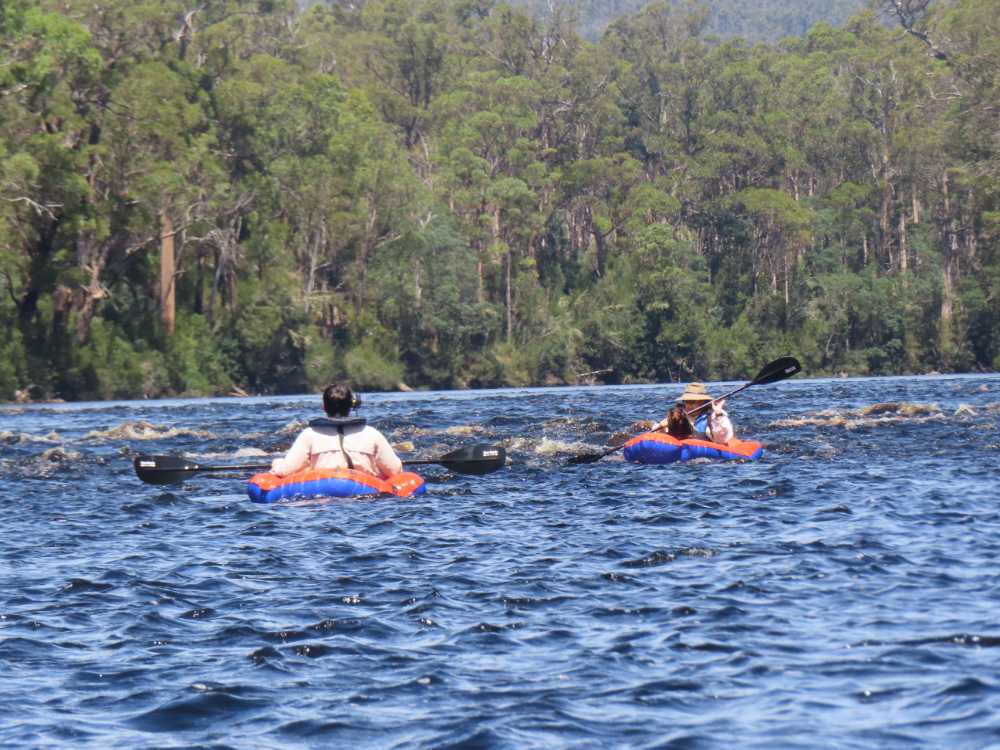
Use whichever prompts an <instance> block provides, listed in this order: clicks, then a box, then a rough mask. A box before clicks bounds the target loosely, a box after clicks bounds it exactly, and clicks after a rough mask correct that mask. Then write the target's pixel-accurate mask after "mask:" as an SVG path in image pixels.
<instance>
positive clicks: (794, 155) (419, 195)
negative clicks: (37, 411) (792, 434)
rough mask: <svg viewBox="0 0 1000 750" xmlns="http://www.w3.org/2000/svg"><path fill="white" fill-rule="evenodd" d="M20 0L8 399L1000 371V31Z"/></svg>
mask: <svg viewBox="0 0 1000 750" xmlns="http://www.w3.org/2000/svg"><path fill="white" fill-rule="evenodd" d="M707 17H708V12H707V11H706V10H705V9H703V8H701V7H699V6H698V5H697V4H694V3H670V2H658V3H653V4H652V5H649V6H647V7H646V8H645V9H643V10H642V11H641V12H639V13H637V14H635V15H632V16H629V17H623V18H620V19H618V20H617V21H615V22H613V23H612V24H611V25H609V26H608V27H607V30H606V31H605V33H604V35H603V36H602V37H601V38H600V39H599V40H598V41H596V42H588V41H585V40H584V39H583V38H582V37H581V36H580V35H579V34H578V32H577V30H576V28H575V26H574V22H573V17H572V15H571V14H569V13H561V12H556V13H554V14H551V15H549V16H547V17H545V18H544V19H542V20H539V19H537V18H534V17H532V16H530V15H528V14H527V12H526V11H524V10H521V9H517V8H512V7H509V6H506V5H502V4H499V3H494V2H493V1H492V0H407V1H406V2H403V1H401V0H368V2H364V3H355V4H351V5H349V6H348V5H346V4H345V5H343V6H341V5H339V4H335V5H329V4H324V3H318V4H315V5H312V6H311V7H309V8H308V9H306V10H304V11H300V10H298V9H297V7H296V5H295V3H293V2H288V1H287V0H253V1H251V0H201V2H197V1H196V0H87V2H83V1H82V0H9V1H8V2H6V3H5V4H4V6H3V9H2V16H0V24H2V27H0V56H2V63H3V64H2V65H0V290H2V296H0V326H2V330H3V331H4V333H3V335H2V337H0V399H10V398H13V397H15V395H16V394H18V393H20V394H22V395H23V394H28V395H29V396H31V397H38V398H44V397H49V398H51V397H60V398H66V399H79V398H114V397H141V396H159V395H168V394H185V395H196V394H210V393H229V392H241V391H245V392H302V391H306V390H311V389H314V388H315V387H316V386H318V385H320V384H323V383H326V382H328V381H329V380H330V379H332V378H339V377H346V378H350V379H351V380H352V381H354V383H355V384H356V385H357V386H359V387H361V388H368V389H372V388H379V389H387V388H395V387H398V385H399V384H401V383H406V384H409V385H410V386H413V387H435V388H453V387H484V386H501V385H529V384H543V383H567V382H568V383H573V382H576V380H577V375H578V374H579V373H585V372H591V371H598V370H603V371H606V370H611V373H610V374H609V375H608V378H609V379H610V380H611V381H612V382H623V381H624V382H634V381H639V380H655V381H663V380H677V379H687V378H695V377H697V378H699V379H715V378H745V377H748V376H749V375H750V374H752V373H753V372H755V371H756V369H757V368H758V367H759V366H760V364H761V363H762V362H765V361H768V360H769V359H773V358H774V357H777V356H780V355H783V354H788V353H792V354H794V355H795V356H797V357H798V358H799V359H800V360H801V361H802V363H803V366H804V368H805V370H806V371H807V372H809V373H811V374H819V373H840V372H845V373H849V374H892V373H912V372H926V371H929V370H948V371H963V370H983V369H1000V325H998V320H1000V317H998V314H1000V249H998V236H1000V159H998V148H1000V116H998V102H1000V90H998V87H1000V20H998V17H997V14H996V13H995V6H994V4H993V3H990V2H987V1H986V0H951V1H948V0H939V2H934V3H930V4H928V2H927V0H901V1H900V2H896V3H887V4H886V7H885V8H883V9H880V12H879V11H877V10H875V9H873V10H871V11H868V12H863V13H860V14H858V15H855V16H853V17H852V18H850V19H849V20H848V21H846V22H845V23H844V24H843V25H840V26H833V25H829V24H826V23H820V24H817V25H815V26H813V27H812V28H811V30H810V31H809V32H808V33H807V34H806V35H805V36H802V37H796V38H788V39H785V40H784V41H782V42H780V43H777V44H773V45H765V44H758V45H753V46H751V45H749V44H748V43H746V42H744V41H741V40H739V39H731V40H727V41H721V40H718V39H715V38H712V37H710V36H708V35H707V34H706V33H705V25H706V19H707Z"/></svg>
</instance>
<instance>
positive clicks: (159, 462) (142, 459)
mask: <svg viewBox="0 0 1000 750" xmlns="http://www.w3.org/2000/svg"><path fill="white" fill-rule="evenodd" d="M132 465H133V466H134V467H135V473H136V476H138V477H139V479H141V480H142V481H143V482H146V483H147V484H177V483H178V482H183V481H184V480H185V479H187V478H188V477H190V476H191V475H192V474H195V473H196V472H198V471H200V470H201V467H200V466H199V465H198V464H196V463H194V462H193V461H188V460H186V459H184V458H180V457H179V456H136V457H135V460H134V461H133V462H132Z"/></svg>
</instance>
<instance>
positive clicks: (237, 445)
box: [0, 375, 1000, 750]
mask: <svg viewBox="0 0 1000 750" xmlns="http://www.w3.org/2000/svg"><path fill="white" fill-rule="evenodd" d="M737 385H739V384H738V383H712V384H709V387H710V390H711V391H712V392H713V393H716V394H718V393H720V392H722V391H724V390H729V389H731V388H733V387H735V386H737ZM681 387H682V386H679V385H667V384H663V385H655V386H622V387H585V388H550V389H519V390H495V391H462V392H435V393H399V394H365V406H364V408H363V410H362V415H363V416H366V417H367V418H368V419H369V420H370V421H371V422H372V423H373V424H375V425H376V426H378V427H379V428H380V429H381V430H382V431H383V432H385V433H386V435H387V436H388V437H389V439H390V441H391V442H393V443H394V444H396V445H397V446H399V447H400V448H401V449H404V448H405V449H410V450H406V451H403V452H401V456H402V457H403V458H422V457H431V458H433V457H436V456H441V455H443V454H444V453H446V452H448V451H449V450H453V449H455V448H460V447H462V446H464V445H470V444H473V443H487V444H500V445H504V446H506V448H507V451H508V456H509V465H508V466H507V467H505V468H503V469H501V470H499V471H497V472H495V473H492V474H489V475H486V476H481V477H475V476H463V475H458V474H452V473H450V472H448V471H447V470H446V469H444V468H443V467H439V466H438V467H434V466H431V467H420V468H421V469H426V470H425V471H422V472H421V473H422V474H423V475H424V476H425V478H426V480H427V485H428V492H427V494H425V495H422V496H418V497H414V498H411V499H405V500H404V499H398V498H385V497H380V498H374V499H372V498H367V499H344V500H336V501H330V502H322V503H320V502H312V503H308V504H300V505H284V504H277V505H259V504H254V503H252V502H250V501H249V499H248V498H247V496H246V493H245V490H244V485H245V477H244V476H242V475H238V474H202V475H199V476H197V477H196V478H194V479H192V480H191V481H188V482H186V483H185V484H184V485H181V486H170V487H161V486H152V485H146V484H143V483H142V482H140V481H139V480H138V479H137V478H136V476H135V474H134V472H133V469H132V463H131V461H132V457H133V456H134V455H135V454H137V453H141V452H145V453H173V454H183V455H186V456H189V457H191V458H194V459H195V460H198V461H201V462H204V463H212V462H215V463H227V464H228V463H236V462H248V463H253V462H257V463H260V462H261V460H263V459H265V457H270V456H273V455H278V453H279V452H280V451H281V450H283V449H285V448H287V446H288V445H289V444H290V442H291V440H292V439H293V438H294V435H295V434H296V433H297V432H298V429H299V428H300V427H301V426H302V424H303V423H304V422H305V421H306V420H307V419H309V418H310V417H315V416H319V415H320V399H319V397H318V396H312V395H308V396H295V397H288V396H285V397H273V398H264V397H260V398H256V397H255V398H245V399H223V398H219V399H177V400H165V401H122V402H107V403H80V404H39V405H6V406H0V473H2V477H3V481H2V482H0V503H2V506H3V508H4V514H3V518H2V519H0V540H2V541H0V545H2V546H0V675H2V679H0V746H4V747H18V748H21V747H45V748H51V747H74V748H76V747H84V746H90V747H102V748H105V747H154V746H155V747H217V748H221V747H233V748H245V747H255V748H300V747H301V748H320V747H323V748H326V747H343V746H348V745H349V746H351V747H353V748H376V747H377V748H384V747H393V748H417V747H434V748H558V747H573V748H579V747H592V748H606V747H641V748H728V747H730V746H731V745H733V744H734V743H738V744H739V745H740V746H741V747H748V748H819V747H822V748H872V747H880V748H894V747H900V748H915V747H926V748H949V749H951V750H955V749H956V748H985V747H998V746H1000V721H998V719H997V717H998V716H1000V622H998V620H1000V564H998V560H1000V509H998V508H1000V503H998V496H1000V483H998V481H997V477H998V470H1000V429H998V425H1000V376H996V375H969V376H940V377H938V376H935V377H911V378H871V379H830V380H810V379H806V378H804V377H802V376H801V375H800V376H798V377H796V378H794V379H791V380H786V381H784V382H780V383H775V384H771V385H762V386H755V387H753V388H749V389H747V390H746V391H744V392H743V393H741V394H740V395H739V396H737V397H735V398H733V399H732V400H731V402H730V404H729V412H730V415H731V417H732V419H733V422H734V424H735V426H736V431H737V435H738V436H739V437H742V438H752V439H756V440H759V441H761V442H762V443H763V444H764V445H765V452H764V456H763V458H762V459H761V460H760V461H758V462H753V463H721V462H719V463H711V462H692V463H687V464H679V465H678V464H675V465H670V466H639V465H635V464H629V463H626V462H624V461H623V460H622V457H621V452H617V453H615V454H612V455H610V456H608V457H607V458H605V459H603V460H601V461H599V462H597V463H594V464H590V465H580V466H567V465H566V459H567V458H569V457H570V456H572V455H575V454H578V453H586V452H590V451H595V450H599V449H601V448H602V447H603V446H604V444H605V441H606V440H607V439H608V437H609V435H611V434H612V433H614V432H617V431H627V430H628V429H629V428H630V425H632V424H633V423H634V422H635V421H636V420H639V419H644V418H647V419H652V418H655V419H658V418H660V417H661V416H662V415H663V413H664V411H665V409H666V406H667V405H668V403H669V401H670V400H671V399H672V398H673V397H675V396H676V395H677V394H679V393H680V390H681ZM248 474H249V472H248Z"/></svg>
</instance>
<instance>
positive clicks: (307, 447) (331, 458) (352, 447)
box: [271, 383, 403, 479]
mask: <svg viewBox="0 0 1000 750" xmlns="http://www.w3.org/2000/svg"><path fill="white" fill-rule="evenodd" d="M358 405H359V402H358V401H357V399H356V398H355V397H354V394H353V393H352V392H351V389H350V387H349V386H347V385H346V384H343V383H338V384H336V385H331V386H328V387H327V388H326V390H324V391H323V408H324V410H325V411H326V413H327V417H326V418H323V419H314V420H312V421H311V422H310V423H309V426H308V427H307V428H306V429H305V430H303V431H302V432H301V433H300V434H299V436H298V437H297V438H296V439H295V442H294V443H293V444H292V447H291V448H289V450H288V453H287V454H285V456H284V457H283V458H276V459H275V460H274V461H273V462H272V463H271V472H272V473H273V474H277V475H278V476H288V475H289V474H293V473H295V472H296V471H300V470H302V469H306V468H313V469H341V468H347V469H357V470H358V471H364V472H366V473H368V474H372V475H373V476H376V477H380V478H382V479H385V478H387V477H390V476H392V475H393V474H398V473H399V472H401V471H402V470H403V463H402V462H401V461H400V460H399V457H398V456H397V455H396V452H395V451H394V450H393V449H392V446H391V445H389V441H388V440H386V438H385V436H384V435H383V434H382V433H381V432H379V431H378V430H376V429H375V428H374V427H371V426H369V425H367V424H366V421H365V419H364V418H363V417H350V416H348V415H349V413H350V410H351V409H352V408H356V407H357V406H358Z"/></svg>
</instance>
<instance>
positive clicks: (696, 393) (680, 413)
mask: <svg viewBox="0 0 1000 750" xmlns="http://www.w3.org/2000/svg"><path fill="white" fill-rule="evenodd" d="M709 404H711V406H709ZM725 405H726V402H725V401H719V402H716V403H714V404H712V396H711V394H710V393H709V392H708V390H707V389H706V388H705V384H704V383H689V384H688V386H687V387H686V388H685V389H684V393H682V394H681V396H680V398H678V399H677V403H676V404H675V405H674V406H673V407H672V408H671V409H670V411H669V412H667V416H666V417H664V418H663V419H662V420H661V421H660V422H658V423H657V424H656V425H655V426H654V427H653V430H654V431H656V430H663V429H665V430H666V431H667V434H668V435H670V436H672V437H675V438H677V439H678V440H686V439H688V438H696V439H699V440H712V441H714V442H717V443H728V442H729V441H730V440H732V438H733V426H732V423H731V422H730V421H729V415H728V414H726V411H725Z"/></svg>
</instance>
